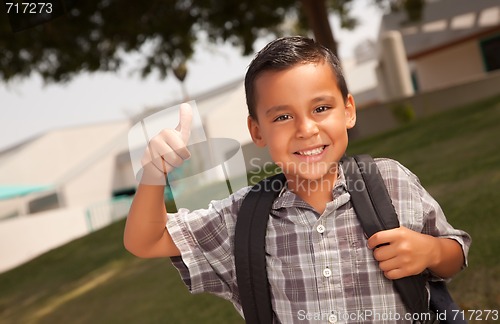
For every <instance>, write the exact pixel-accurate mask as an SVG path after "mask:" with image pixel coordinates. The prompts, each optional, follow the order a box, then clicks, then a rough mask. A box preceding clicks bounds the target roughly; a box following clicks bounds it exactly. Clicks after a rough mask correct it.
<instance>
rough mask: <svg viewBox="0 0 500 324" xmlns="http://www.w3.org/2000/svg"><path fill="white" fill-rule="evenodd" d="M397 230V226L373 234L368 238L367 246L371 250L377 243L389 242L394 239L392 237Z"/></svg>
mask: <svg viewBox="0 0 500 324" xmlns="http://www.w3.org/2000/svg"><path fill="white" fill-rule="evenodd" d="M397 230H398V229H397V228H394V229H390V230H385V231H380V232H377V233H375V234H373V235H372V236H371V237H370V238H369V239H368V248H369V249H371V250H373V249H375V248H376V247H378V246H379V245H383V244H390V243H391V242H392V241H394V237H395V235H396V234H397Z"/></svg>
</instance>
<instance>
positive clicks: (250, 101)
mask: <svg viewBox="0 0 500 324" xmlns="http://www.w3.org/2000/svg"><path fill="white" fill-rule="evenodd" d="M320 62H326V63H328V64H329V65H330V66H331V68H332V71H333V73H334V74H335V76H336V78H337V85H338V87H339V89H340V92H341V93H342V97H343V99H344V101H345V99H346V98H347V95H348V93H349V91H348V89H347V84H346V82H345V79H344V73H343V72H342V67H341V66H340V62H339V60H338V58H337V57H336V56H335V55H334V54H333V53H332V52H331V51H330V50H329V49H328V48H326V47H324V46H323V45H321V44H319V43H317V42H315V41H314V40H313V39H310V38H306V37H302V36H291V37H282V38H278V39H276V40H274V41H272V42H270V43H269V44H267V45H266V46H265V47H264V48H263V49H262V50H261V51H259V52H258V53H257V55H256V56H255V58H254V59H253V61H252V62H251V63H250V66H249V67H248V71H247V73H246V75H245V93H246V99H247V106H248V114H249V115H250V117H252V118H254V119H255V120H257V114H256V112H255V103H256V93H255V80H256V79H257V77H258V76H259V75H260V74H262V73H263V72H266V71H281V70H286V69H288V68H291V67H293V66H294V65H297V64H307V63H320Z"/></svg>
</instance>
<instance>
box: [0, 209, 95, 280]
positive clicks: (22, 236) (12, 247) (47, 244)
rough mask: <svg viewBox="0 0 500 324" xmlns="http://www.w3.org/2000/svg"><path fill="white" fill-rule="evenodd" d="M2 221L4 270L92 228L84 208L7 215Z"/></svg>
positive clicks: (1, 263)
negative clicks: (29, 214) (8, 217)
mask: <svg viewBox="0 0 500 324" xmlns="http://www.w3.org/2000/svg"><path fill="white" fill-rule="evenodd" d="M0 225H1V226H0V272H3V271H6V270H8V269H11V268H13V267H15V266H18V265H20V264H22V263H24V262H26V261H27V260H30V259H32V258H34V257H36V256H38V255H40V254H42V253H44V252H47V251H49V250H51V249H53V248H56V247H58V246H60V245H62V244H65V243H67V242H70V241H71V240H73V239H75V238H78V237H81V236H83V235H85V234H87V233H88V232H89V229H88V226H87V223H86V217H85V209H84V208H64V209H58V210H56V211H49V212H43V213H38V214H36V216H25V217H17V218H13V219H7V220H3V221H2V222H1V223H0Z"/></svg>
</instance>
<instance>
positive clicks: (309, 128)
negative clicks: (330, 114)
mask: <svg viewBox="0 0 500 324" xmlns="http://www.w3.org/2000/svg"><path fill="white" fill-rule="evenodd" d="M296 127H297V132H296V134H297V138H308V137H311V136H314V135H316V134H318V132H319V128H318V124H317V123H316V121H315V120H313V119H311V118H297V126H296Z"/></svg>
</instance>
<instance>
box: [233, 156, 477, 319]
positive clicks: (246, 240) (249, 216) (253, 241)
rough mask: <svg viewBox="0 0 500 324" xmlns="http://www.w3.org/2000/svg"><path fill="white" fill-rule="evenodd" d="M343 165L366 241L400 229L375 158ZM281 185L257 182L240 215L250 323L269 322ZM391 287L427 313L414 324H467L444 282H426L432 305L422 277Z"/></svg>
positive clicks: (239, 274) (280, 179)
mask: <svg viewBox="0 0 500 324" xmlns="http://www.w3.org/2000/svg"><path fill="white" fill-rule="evenodd" d="M341 163H342V166H343V168H342V169H343V171H344V175H345V177H346V182H347V190H348V192H349V194H350V195H351V203H352V205H353V208H354V210H355V212H356V215H357V217H358V220H359V221H360V223H361V226H362V227H363V231H364V232H365V234H366V235H367V237H370V236H371V235H373V234H374V233H376V232H378V231H381V230H386V229H392V228H397V227H399V220H398V216H397V214H396V211H395V209H394V206H393V205H392V201H391V198H390V196H389V193H388V191H387V188H386V186H385V184H384V182H383V180H382V177H381V175H380V172H379V170H378V167H377V165H376V164H375V161H374V160H373V158H372V157H371V156H368V155H359V156H354V157H346V156H345V157H344V158H343V159H342V160H341ZM359 181H363V182H364V183H365V186H364V188H365V190H355V189H354V185H352V184H356V183H359ZM285 184H286V178H285V176H284V175H283V174H282V173H280V174H276V175H274V176H271V177H269V178H266V179H264V180H262V181H260V182H259V183H257V184H256V185H255V186H254V187H252V189H250V191H249V192H248V194H247V196H246V197H245V198H244V200H243V203H242V205H241V208H240V211H239V213H238V218H237V222H236V228H235V237H234V255H235V266H236V278H237V283H238V290H239V293H240V300H241V304H242V308H243V313H244V315H245V321H246V323H249V324H268V323H269V324H270V323H272V319H273V311H272V304H271V297H270V291H269V283H268V278H267V271H266V253H265V239H266V230H267V222H268V219H269V213H270V211H271V207H272V204H273V202H274V200H275V199H276V198H277V197H278V195H279V193H280V192H281V190H282V188H283V187H284V186H285ZM393 284H394V286H395V289H396V291H397V292H398V293H399V295H400V296H401V299H402V301H403V303H404V304H405V305H406V307H407V308H408V310H409V311H410V312H411V313H413V314H417V316H418V314H424V313H429V314H430V316H429V317H430V318H431V319H430V320H427V321H414V323H439V322H440V323H456V324H458V323H467V322H466V321H465V319H464V314H463V311H461V310H460V308H459V307H458V306H457V305H456V304H455V303H454V301H453V299H452V298H451V296H450V294H449V292H448V290H447V288H446V285H445V284H444V282H441V281H440V282H431V281H430V282H429V287H430V292H431V298H430V303H428V301H429V298H428V297H429V296H428V292H427V289H426V287H425V285H426V279H425V278H424V276H423V275H414V276H410V277H404V278H401V279H397V280H393ZM428 304H429V306H430V309H429V306H428ZM438 320H439V321H438Z"/></svg>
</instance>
